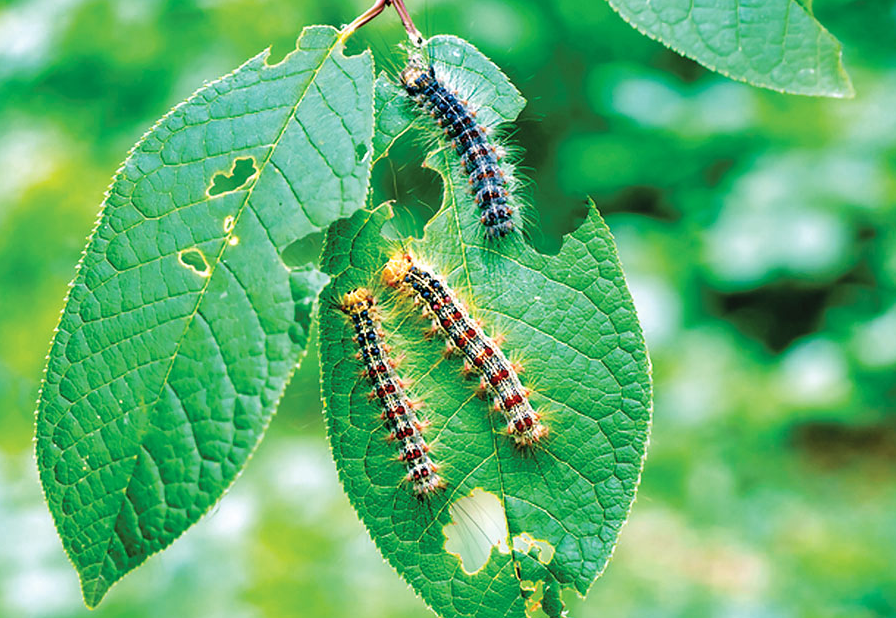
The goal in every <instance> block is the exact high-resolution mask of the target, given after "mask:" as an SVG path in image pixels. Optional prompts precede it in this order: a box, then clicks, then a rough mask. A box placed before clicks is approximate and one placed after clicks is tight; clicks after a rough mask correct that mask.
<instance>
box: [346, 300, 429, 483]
mask: <svg viewBox="0 0 896 618" xmlns="http://www.w3.org/2000/svg"><path fill="white" fill-rule="evenodd" d="M340 309H341V310H342V312H343V313H345V314H346V315H348V316H349V317H350V318H351V321H352V326H353V327H354V330H355V336H354V341H355V342H356V343H357V344H358V347H359V348H360V350H359V352H358V354H357V357H358V358H359V359H360V360H361V362H362V363H363V364H364V374H365V376H366V377H367V379H368V380H369V381H370V383H371V384H372V385H373V391H372V392H371V393H370V399H371V400H373V399H378V400H379V403H380V407H381V408H382V414H381V418H382V419H383V421H384V422H385V423H386V427H387V428H388V429H389V432H390V438H391V439H393V440H397V441H398V458H399V460H400V461H403V462H404V464H405V467H406V468H407V474H406V479H407V480H408V481H409V482H410V483H412V484H413V488H414V495H415V496H417V498H418V499H419V500H421V501H422V500H424V499H425V498H426V497H427V496H428V495H429V494H431V493H433V492H434V491H436V490H438V489H441V488H442V487H444V481H443V480H442V478H441V477H440V476H439V475H438V473H437V471H436V470H437V468H436V465H435V464H434V463H433V462H432V459H430V457H429V446H428V445H427V444H426V441H425V440H424V439H423V435H422V433H421V430H422V428H423V423H421V422H420V421H419V420H418V419H417V415H416V414H415V410H416V409H418V408H419V407H420V404H419V403H416V402H413V401H411V399H410V398H409V397H408V395H407V393H406V392H405V390H404V385H403V382H402V380H401V379H400V378H399V377H398V375H397V373H396V372H395V362H394V361H393V360H392V359H391V358H390V357H389V349H388V346H387V345H385V343H384V342H383V333H382V330H381V329H380V323H379V315H378V312H377V309H376V301H375V299H374V298H373V296H371V294H370V292H369V291H368V290H367V289H365V288H357V289H355V290H352V291H351V292H348V293H347V294H345V295H344V296H343V297H342V304H341V306H340Z"/></svg>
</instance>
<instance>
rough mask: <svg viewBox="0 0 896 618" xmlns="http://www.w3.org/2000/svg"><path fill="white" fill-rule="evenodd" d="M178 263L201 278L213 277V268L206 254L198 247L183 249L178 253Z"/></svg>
mask: <svg viewBox="0 0 896 618" xmlns="http://www.w3.org/2000/svg"><path fill="white" fill-rule="evenodd" d="M177 261H178V262H180V265H181V266H183V267H184V268H189V269H190V270H192V271H193V272H194V273H196V274H197V275H199V276H200V277H208V276H209V275H211V272H212V271H211V267H210V266H209V265H208V261H206V259H205V254H203V253H202V251H200V250H199V249H197V248H196V247H191V248H189V249H182V250H180V251H178V252H177Z"/></svg>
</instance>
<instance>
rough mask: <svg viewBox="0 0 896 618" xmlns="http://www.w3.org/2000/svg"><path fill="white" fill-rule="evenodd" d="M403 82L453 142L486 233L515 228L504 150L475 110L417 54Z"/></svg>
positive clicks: (494, 235) (493, 235)
mask: <svg viewBox="0 0 896 618" xmlns="http://www.w3.org/2000/svg"><path fill="white" fill-rule="evenodd" d="M400 79H401V84H402V86H403V87H404V89H405V91H406V92H407V93H408V95H409V96H410V97H411V98H412V99H413V100H414V101H415V102H416V103H417V105H418V106H420V107H422V108H423V109H425V110H427V111H429V113H430V115H431V116H432V117H433V118H434V119H435V121H436V123H437V124H438V125H439V126H440V127H441V128H442V130H443V131H444V133H445V135H446V136H447V137H448V139H449V140H450V141H451V143H452V144H453V146H454V149H455V151H456V152H457V154H458V156H460V160H461V164H462V165H463V168H464V171H465V172H466V174H467V176H468V180H469V184H470V190H471V192H472V194H473V199H474V201H475V202H476V204H477V205H478V206H479V209H480V211H481V214H480V217H479V221H480V223H482V225H484V226H485V236H486V238H488V239H494V238H499V237H504V236H507V235H508V234H511V233H512V232H513V231H514V229H516V224H515V223H514V210H515V209H514V207H513V206H512V205H511V204H510V201H511V192H510V190H509V182H508V177H507V174H506V173H505V172H504V170H503V169H502V168H501V166H500V164H499V162H500V160H501V151H500V150H499V149H498V148H497V147H495V145H494V144H492V142H491V141H490V140H489V136H488V132H487V131H486V129H485V127H483V126H481V125H480V124H478V123H477V122H476V120H475V116H476V112H475V111H473V110H471V109H470V106H469V103H467V102H466V101H463V100H461V99H460V98H458V96H457V95H456V94H455V93H454V92H452V91H451V90H449V89H448V88H447V87H446V86H445V85H444V84H443V83H442V82H441V81H439V79H438V78H437V77H436V72H435V68H434V67H433V66H432V65H431V64H429V65H428V64H426V63H425V62H424V61H423V59H422V58H421V57H420V56H419V55H417V54H415V55H412V56H411V58H410V60H409V61H408V65H407V66H406V67H405V69H404V70H403V71H402V72H401V75H400Z"/></svg>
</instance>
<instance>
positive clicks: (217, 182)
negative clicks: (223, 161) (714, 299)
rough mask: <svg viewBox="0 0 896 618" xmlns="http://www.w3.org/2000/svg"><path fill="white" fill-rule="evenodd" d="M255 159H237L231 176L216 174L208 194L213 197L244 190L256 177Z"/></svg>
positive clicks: (222, 173)
mask: <svg viewBox="0 0 896 618" xmlns="http://www.w3.org/2000/svg"><path fill="white" fill-rule="evenodd" d="M256 171H257V170H256V169H255V159H252V158H251V157H250V158H247V159H237V160H236V161H234V163H233V167H232V168H231V170H230V174H225V173H224V172H221V173H218V174H215V177H214V178H213V179H212V185H211V186H210V187H209V188H208V194H209V195H210V196H212V197H214V196H215V195H221V194H222V193H229V192H231V191H236V190H237V189H240V188H242V187H243V186H244V185H245V184H246V182H247V181H248V180H249V178H251V177H252V176H254V175H255V172H256Z"/></svg>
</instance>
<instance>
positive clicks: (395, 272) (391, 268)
mask: <svg viewBox="0 0 896 618" xmlns="http://www.w3.org/2000/svg"><path fill="white" fill-rule="evenodd" d="M413 265H414V262H413V260H412V259H411V256H410V255H408V254H407V253H403V254H400V255H396V256H395V257H393V258H392V259H391V260H389V261H388V262H386V265H385V266H384V267H383V283H385V284H386V285H388V286H389V287H393V288H397V287H398V286H399V285H400V284H401V283H402V281H404V278H405V277H406V276H407V274H408V271H410V270H411V266H413Z"/></svg>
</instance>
